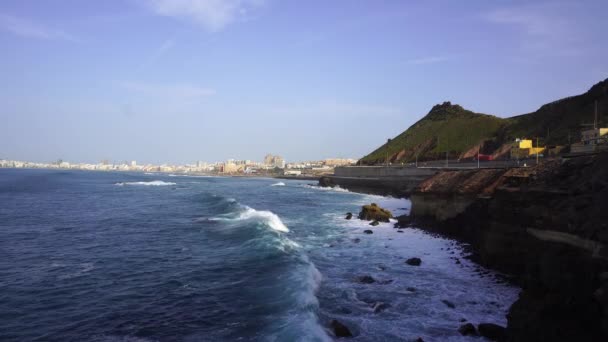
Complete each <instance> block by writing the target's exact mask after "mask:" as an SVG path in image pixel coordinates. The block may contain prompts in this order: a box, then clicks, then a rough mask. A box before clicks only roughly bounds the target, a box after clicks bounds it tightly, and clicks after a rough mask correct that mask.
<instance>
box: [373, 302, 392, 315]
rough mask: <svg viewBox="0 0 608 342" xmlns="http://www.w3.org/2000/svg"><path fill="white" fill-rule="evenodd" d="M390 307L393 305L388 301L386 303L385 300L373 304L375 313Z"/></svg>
mask: <svg viewBox="0 0 608 342" xmlns="http://www.w3.org/2000/svg"><path fill="white" fill-rule="evenodd" d="M390 307H391V306H390V304H387V303H384V302H376V303H374V304H373V307H372V308H373V310H374V313H379V312H382V311H384V310H386V309H388V308H390Z"/></svg>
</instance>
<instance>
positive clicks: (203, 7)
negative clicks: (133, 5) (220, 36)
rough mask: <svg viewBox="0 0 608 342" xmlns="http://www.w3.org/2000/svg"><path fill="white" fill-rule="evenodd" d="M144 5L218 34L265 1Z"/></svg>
mask: <svg viewBox="0 0 608 342" xmlns="http://www.w3.org/2000/svg"><path fill="white" fill-rule="evenodd" d="M143 4H144V5H145V6H146V7H147V8H148V9H149V10H151V11H152V12H154V13H156V14H157V15H161V16H167V17H172V18H176V19H180V20H187V21H192V22H195V23H196V24H198V25H201V26H202V27H203V28H205V29H206V30H207V31H209V32H217V31H221V30H222V29H224V28H225V27H226V26H228V25H230V24H232V23H234V22H236V21H238V20H240V19H243V18H245V17H246V16H247V15H248V14H249V12H251V11H252V10H254V9H255V8H257V7H260V6H262V5H264V4H265V1H264V0H147V1H144V2H143Z"/></svg>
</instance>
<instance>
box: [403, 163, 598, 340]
mask: <svg viewBox="0 0 608 342" xmlns="http://www.w3.org/2000/svg"><path fill="white" fill-rule="evenodd" d="M411 199H412V211H411V218H408V221H409V220H410V219H411V220H414V221H415V222H416V223H417V226H421V227H425V229H428V230H432V231H435V232H439V233H442V234H445V235H448V236H451V237H454V238H456V239H460V240H462V241H465V242H468V243H470V244H471V245H472V247H473V251H474V254H473V258H474V259H475V260H476V261H478V262H479V263H481V264H483V265H485V266H488V267H492V268H494V269H497V270H499V271H502V272H505V273H507V274H511V275H513V276H514V279H515V281H516V282H517V283H518V284H519V285H520V286H521V287H522V292H521V294H520V297H519V299H518V300H517V301H516V302H515V303H514V304H513V305H512V307H511V309H510V312H509V314H508V326H507V340H508V341H575V340H577V341H607V340H608V249H607V248H606V246H607V245H608V210H606V209H607V208H608V206H607V205H606V203H608V154H606V153H604V154H598V155H593V156H587V157H579V158H573V159H570V160H565V161H563V162H562V161H561V160H554V161H548V162H546V163H543V164H541V165H538V166H536V167H531V168H522V169H510V170H469V171H446V172H441V173H438V174H437V175H435V176H433V177H430V178H429V179H427V180H426V181H424V182H422V183H421V184H420V185H419V186H418V188H417V189H416V190H415V191H414V193H413V195H412V197H411Z"/></svg>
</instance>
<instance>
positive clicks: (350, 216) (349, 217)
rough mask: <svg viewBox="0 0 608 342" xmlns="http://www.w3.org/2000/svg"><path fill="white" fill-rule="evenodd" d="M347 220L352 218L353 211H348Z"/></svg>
mask: <svg viewBox="0 0 608 342" xmlns="http://www.w3.org/2000/svg"><path fill="white" fill-rule="evenodd" d="M345 218H346V219H347V220H350V219H352V218H353V213H346V217H345Z"/></svg>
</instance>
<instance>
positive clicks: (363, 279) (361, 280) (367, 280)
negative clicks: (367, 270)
mask: <svg viewBox="0 0 608 342" xmlns="http://www.w3.org/2000/svg"><path fill="white" fill-rule="evenodd" d="M357 281H358V282H359V283H361V284H372V283H375V282H376V279H374V278H373V277H372V276H370V275H364V276H360V277H358V278H357Z"/></svg>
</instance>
